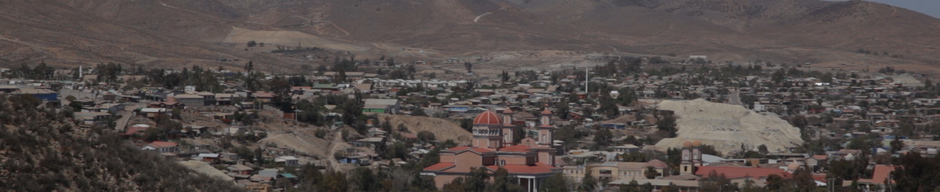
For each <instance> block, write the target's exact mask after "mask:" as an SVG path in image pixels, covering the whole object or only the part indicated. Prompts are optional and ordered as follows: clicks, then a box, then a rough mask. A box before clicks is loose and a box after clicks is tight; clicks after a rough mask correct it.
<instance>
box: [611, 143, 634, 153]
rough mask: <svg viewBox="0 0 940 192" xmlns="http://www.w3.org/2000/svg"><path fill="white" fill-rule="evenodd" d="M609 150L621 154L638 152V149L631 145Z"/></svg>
mask: <svg viewBox="0 0 940 192" xmlns="http://www.w3.org/2000/svg"><path fill="white" fill-rule="evenodd" d="M611 149H613V151H614V152H623V153H636V152H639V151H640V147H637V146H636V145H633V144H626V145H621V146H614V147H611Z"/></svg>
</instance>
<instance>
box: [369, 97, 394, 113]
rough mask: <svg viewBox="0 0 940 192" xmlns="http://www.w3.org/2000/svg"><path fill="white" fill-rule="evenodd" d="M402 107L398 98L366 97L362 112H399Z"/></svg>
mask: <svg viewBox="0 0 940 192" xmlns="http://www.w3.org/2000/svg"><path fill="white" fill-rule="evenodd" d="M400 109H401V104H400V102H398V99H366V103H365V105H363V106H362V112H363V113H367V112H371V113H390V114H397V113H398V110H400Z"/></svg>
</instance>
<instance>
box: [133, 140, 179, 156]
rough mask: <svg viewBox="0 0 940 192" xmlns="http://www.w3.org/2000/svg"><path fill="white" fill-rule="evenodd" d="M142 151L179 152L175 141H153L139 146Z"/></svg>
mask: <svg viewBox="0 0 940 192" xmlns="http://www.w3.org/2000/svg"><path fill="white" fill-rule="evenodd" d="M140 149H141V150H144V151H155V152H159V153H179V152H180V146H179V144H177V143H176V142H163V141H154V142H151V143H150V144H147V145H145V146H144V147H141V148H140Z"/></svg>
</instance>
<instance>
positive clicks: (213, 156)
mask: <svg viewBox="0 0 940 192" xmlns="http://www.w3.org/2000/svg"><path fill="white" fill-rule="evenodd" d="M219 156H220V155H219V154H218V153H199V155H197V156H196V158H194V159H198V160H201V161H205V162H209V163H215V162H219Z"/></svg>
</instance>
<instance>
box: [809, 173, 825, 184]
mask: <svg viewBox="0 0 940 192" xmlns="http://www.w3.org/2000/svg"><path fill="white" fill-rule="evenodd" d="M812 176H813V180H816V181H819V182H823V183H825V182H827V181H826V174H813V175H812Z"/></svg>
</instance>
